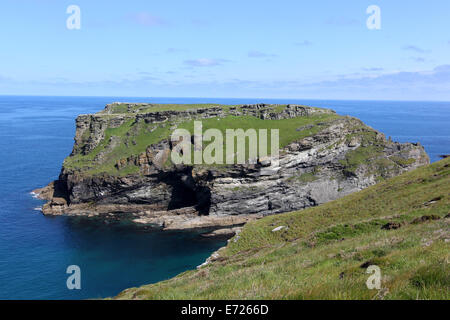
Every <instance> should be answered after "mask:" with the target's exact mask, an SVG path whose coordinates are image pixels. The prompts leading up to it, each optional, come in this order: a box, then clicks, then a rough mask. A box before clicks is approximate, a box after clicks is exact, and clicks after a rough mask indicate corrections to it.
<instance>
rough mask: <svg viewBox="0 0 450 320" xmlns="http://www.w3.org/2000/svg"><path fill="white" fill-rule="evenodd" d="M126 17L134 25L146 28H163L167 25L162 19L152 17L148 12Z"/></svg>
mask: <svg viewBox="0 0 450 320" xmlns="http://www.w3.org/2000/svg"><path fill="white" fill-rule="evenodd" d="M128 17H129V19H131V21H133V22H134V23H137V24H140V25H142V26H146V27H154V26H163V25H167V24H168V23H167V21H166V20H164V19H163V18H161V17H158V16H155V15H152V14H150V13H148V12H137V13H133V14H131V15H129V16H128Z"/></svg>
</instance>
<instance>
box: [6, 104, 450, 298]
mask: <svg viewBox="0 0 450 320" xmlns="http://www.w3.org/2000/svg"><path fill="white" fill-rule="evenodd" d="M113 101H129V102H142V101H143V102H149V101H153V102H161V103H164V102H165V103H195V102H217V103H225V104H227V103H228V104H237V103H256V102H268V103H286V102H290V103H301V104H308V105H314V106H318V107H329V108H332V109H334V110H336V111H337V112H338V113H340V114H349V115H353V116H356V117H358V118H360V119H362V120H363V121H364V122H365V123H367V124H369V125H370V126H372V127H374V128H375V129H378V130H380V131H382V132H384V133H385V134H386V135H387V136H389V135H390V136H392V137H393V139H394V140H397V141H402V142H404V141H411V142H417V141H419V142H421V143H422V144H423V145H424V146H425V148H426V151H427V152H428V154H429V155H430V157H431V159H432V161H436V160H438V159H439V155H440V154H448V153H450V150H449V146H450V125H449V124H450V103H448V102H389V101H318V100H314V101H310V100H297V101H296V100H288V101H283V100H267V99H261V100H257V99H201V98H118V97H8V96H0V150H1V156H0V177H1V183H0V203H1V206H0V299H84V298H98V297H106V296H111V295H115V294H117V293H119V292H120V291H121V290H123V289H125V288H128V287H132V286H138V285H142V284H145V283H152V282H156V281H160V280H164V279H167V278H169V277H172V276H174V275H176V274H178V273H180V272H183V271H185V270H188V269H192V268H195V266H197V265H199V264H200V263H202V262H203V261H204V260H205V259H206V258H207V257H208V256H209V255H210V254H211V253H212V252H213V251H214V250H216V249H217V248H219V247H221V246H223V245H224V242H223V241H215V240H206V239H202V238H200V237H198V234H196V233H191V232H161V231H158V230H154V229H144V228H142V227H136V226H134V225H132V224H127V223H123V222H122V223H112V224H111V223H109V224H107V223H105V222H102V221H95V220H87V219H81V218H68V217H44V216H43V215H41V214H40V213H39V212H38V211H36V210H34V208H36V207H38V206H40V205H42V203H43V202H42V201H39V200H36V199H33V198H32V197H31V195H30V194H29V192H30V191H31V190H32V189H34V188H37V187H40V186H44V185H46V184H47V183H48V182H49V181H51V180H53V179H55V178H57V176H58V174H59V171H60V168H61V164H62V161H63V159H64V158H65V157H66V156H67V155H68V154H69V153H70V151H71V149H72V144H73V136H74V132H75V125H74V119H75V117H76V116H77V115H78V114H82V113H91V112H96V111H99V110H100V109H102V108H103V107H104V105H105V104H106V103H110V102H113ZM72 264H75V265H79V266H80V268H81V279H82V280H81V285H82V289H81V290H72V291H71V290H68V289H67V288H66V279H67V276H68V275H66V273H65V271H66V268H67V266H68V265H72Z"/></svg>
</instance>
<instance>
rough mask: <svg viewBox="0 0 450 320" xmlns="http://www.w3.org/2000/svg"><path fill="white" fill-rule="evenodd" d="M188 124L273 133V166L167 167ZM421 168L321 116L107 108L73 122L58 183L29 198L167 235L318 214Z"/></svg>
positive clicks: (297, 109)
mask: <svg viewBox="0 0 450 320" xmlns="http://www.w3.org/2000/svg"><path fill="white" fill-rule="evenodd" d="M193 120H203V122H204V123H205V125H206V126H208V125H209V126H210V127H214V126H222V128H225V127H227V126H228V125H232V126H235V127H242V126H244V128H243V129H244V130H245V129H248V128H251V127H255V126H257V127H258V128H262V127H267V128H275V127H277V128H278V127H279V128H280V144H281V147H282V150H281V151H280V157H279V162H277V163H275V162H274V161H273V159H272V158H270V157H266V158H264V159H263V158H261V159H258V161H257V162H256V163H250V161H249V163H247V164H244V165H209V166H207V165H194V166H187V165H174V164H172V163H171V161H170V152H171V149H172V147H173V146H172V144H171V143H170V142H169V136H170V133H171V132H172V131H173V130H174V129H175V128H177V127H178V128H184V127H186V128H188V127H189V126H190V125H191V123H192V121H193ZM245 126H246V127H245ZM428 163H429V158H428V156H427V155H426V153H425V152H424V149H423V147H422V146H420V145H419V144H412V143H405V144H400V143H397V142H392V141H390V140H386V138H385V136H384V135H383V134H381V133H379V132H377V131H375V130H373V129H372V128H370V127H368V126H366V125H364V124H363V123H362V122H361V121H360V120H358V119H356V118H352V117H342V116H338V115H336V114H335V113H334V111H332V110H328V109H318V108H311V107H305V106H297V105H284V106H281V105H249V106H213V105H197V106H187V105H179V106H173V105H151V104H121V103H114V104H111V105H107V106H106V108H105V110H103V111H101V112H99V113H97V114H94V115H81V116H79V117H78V118H77V120H76V135H75V144H74V147H73V151H72V154H71V155H70V156H69V157H68V158H67V159H66V160H65V162H64V166H63V168H62V170H61V174H60V177H59V180H58V181H56V182H54V183H52V184H50V185H49V186H47V187H46V188H43V189H39V190H36V193H38V194H40V196H41V197H42V198H45V199H47V200H49V202H48V203H47V204H46V205H44V207H43V212H44V214H69V215H87V216H97V215H101V216H111V217H116V218H117V217H127V218H131V219H133V220H134V221H136V222H138V223H148V224H156V225H160V226H162V227H163V228H165V229H184V228H195V227H210V226H225V225H227V226H228V225H238V224H242V223H244V222H246V221H248V220H251V219H255V218H259V217H262V216H265V215H271V214H277V213H281V212H287V211H293V210H298V209H302V208H307V207H311V206H316V205H318V204H321V203H324V202H327V201H330V200H334V199H337V198H340V197H342V196H345V195H347V194H350V193H352V192H355V191H359V190H361V189H363V188H366V187H368V186H370V185H373V184H375V183H376V182H377V181H380V180H383V179H387V178H390V177H393V176H396V175H398V174H400V173H402V172H404V171H407V170H410V169H413V168H416V167H418V166H421V165H424V164H428Z"/></svg>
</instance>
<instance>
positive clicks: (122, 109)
mask: <svg viewBox="0 0 450 320" xmlns="http://www.w3.org/2000/svg"><path fill="white" fill-rule="evenodd" d="M211 107H219V108H223V109H225V110H228V109H229V108H230V107H233V106H231V105H221V104H214V103H200V104H199V103H196V104H173V103H172V104H170V103H167V104H158V103H157V104H155V103H148V104H147V103H136V105H135V106H134V107H133V108H131V110H130V111H128V104H126V103H121V104H117V105H114V106H113V108H112V110H111V113H112V114H124V113H133V112H135V113H148V112H161V111H186V110H191V109H200V108H211ZM102 113H104V111H100V112H99V114H102Z"/></svg>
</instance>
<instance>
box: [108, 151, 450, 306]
mask: <svg viewBox="0 0 450 320" xmlns="http://www.w3.org/2000/svg"><path fill="white" fill-rule="evenodd" d="M436 199H439V200H437V201H436ZM431 200H434V202H431V203H430V201H431ZM449 213H450V159H444V160H442V161H440V162H437V163H434V164H432V165H429V166H425V167H421V168H419V169H416V170H414V171H411V172H407V173H405V174H403V175H401V176H397V177H394V178H391V179H387V180H385V181H383V182H381V183H379V184H377V185H375V186H372V187H369V188H367V189H365V190H363V191H360V192H357V193H353V194H351V195H349V196H346V197H344V198H341V199H339V200H336V201H332V202H329V203H326V204H323V205H320V206H318V207H314V208H310V209H306V210H302V211H296V212H291V213H286V214H280V215H275V216H269V217H265V218H263V219H260V220H257V221H253V222H250V223H247V224H246V225H245V227H244V229H243V231H242V232H241V233H240V235H239V238H236V239H235V240H236V241H234V240H232V241H230V242H229V244H228V246H227V247H226V248H225V249H223V250H221V251H220V257H219V258H218V259H217V260H216V261H214V262H212V263H211V264H209V265H207V266H205V267H202V268H201V269H199V270H191V271H187V272H184V273H182V274H180V275H178V276H177V277H175V278H172V279H169V280H167V281H162V282H158V283H156V284H151V285H146V286H142V287H140V288H131V289H128V290H125V291H124V292H122V293H121V294H119V295H118V296H117V297H116V298H119V299H131V298H133V299H444V300H448V299H450V290H449V288H450V272H449V269H448V261H449V253H450V250H449V243H448V240H447V241H446V239H449V238H450V232H449V230H450V228H449V223H450V219H449V218H448V214H449ZM424 215H436V216H438V217H439V218H440V219H438V220H429V221H426V222H423V223H411V222H412V221H413V220H414V219H416V218H418V217H422V216H424ZM387 222H399V223H400V224H401V227H400V228H398V229H395V230H386V229H384V228H382V226H383V225H384V224H385V223H387ZM277 226H287V227H288V228H284V229H282V230H281V231H278V232H272V230H273V229H274V228H275V227H277ZM367 265H377V266H379V267H380V269H381V273H382V289H381V290H369V289H368V288H367V287H366V285H365V283H366V280H367V278H368V276H369V275H368V274H366V268H365V266H367Z"/></svg>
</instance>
